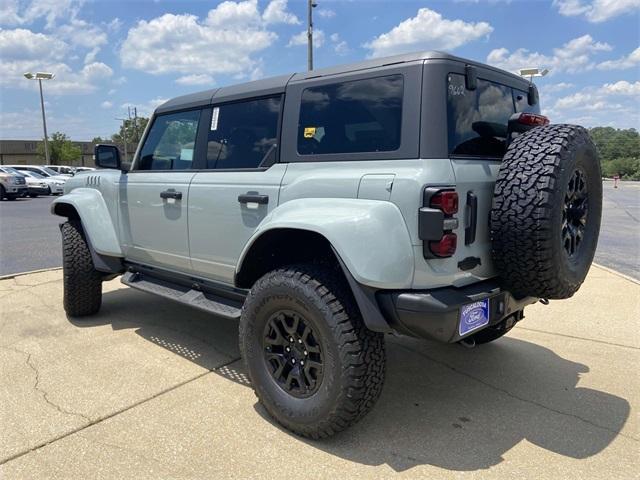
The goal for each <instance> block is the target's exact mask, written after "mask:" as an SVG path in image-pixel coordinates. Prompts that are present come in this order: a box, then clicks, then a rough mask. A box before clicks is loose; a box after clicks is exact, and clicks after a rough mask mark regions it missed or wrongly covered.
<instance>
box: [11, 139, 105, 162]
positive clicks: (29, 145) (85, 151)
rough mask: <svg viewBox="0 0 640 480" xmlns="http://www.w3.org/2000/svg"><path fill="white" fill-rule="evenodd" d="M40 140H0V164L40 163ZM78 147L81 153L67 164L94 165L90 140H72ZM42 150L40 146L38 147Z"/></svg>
mask: <svg viewBox="0 0 640 480" xmlns="http://www.w3.org/2000/svg"><path fill="white" fill-rule="evenodd" d="M41 143H42V141H41V140H0V165H33V164H35V165H42V164H44V163H45V159H44V157H43V156H40V155H38V146H39V145H40V144H41ZM72 143H73V144H74V145H75V146H77V147H79V148H80V151H81V152H82V153H81V155H80V156H79V157H78V158H77V159H74V160H73V161H72V162H71V163H69V165H73V166H76V167H78V166H84V167H94V166H95V163H94V161H93V147H94V144H93V143H92V142H72ZM40 151H43V150H42V147H41V148H40Z"/></svg>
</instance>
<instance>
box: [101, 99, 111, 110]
mask: <svg viewBox="0 0 640 480" xmlns="http://www.w3.org/2000/svg"><path fill="white" fill-rule="evenodd" d="M100 106H101V107H102V108H104V109H109V108H112V107H113V102H110V101H109V100H105V101H104V102H102V103H101V104H100Z"/></svg>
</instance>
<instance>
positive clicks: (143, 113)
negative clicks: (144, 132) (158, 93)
mask: <svg viewBox="0 0 640 480" xmlns="http://www.w3.org/2000/svg"><path fill="white" fill-rule="evenodd" d="M167 100H169V99H168V98H164V97H156V98H154V99H151V100H148V101H146V102H141V103H134V102H126V103H123V104H122V105H120V108H122V109H123V110H127V109H129V108H136V109H137V111H138V116H139V117H149V116H151V114H152V113H153V111H154V110H155V109H156V108H157V107H159V106H160V105H162V104H163V103H165V102H166V101H167Z"/></svg>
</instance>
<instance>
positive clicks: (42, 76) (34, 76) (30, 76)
mask: <svg viewBox="0 0 640 480" xmlns="http://www.w3.org/2000/svg"><path fill="white" fill-rule="evenodd" d="M24 77H25V78H26V79H27V80H38V85H39V86H40V106H41V107H42V128H43V129H44V158H45V162H46V164H47V165H51V158H50V157H49V137H48V136H47V118H46V116H45V114H44V96H43V95H42V80H53V77H55V74H54V73H47V72H36V73H31V72H27V73H25V74H24Z"/></svg>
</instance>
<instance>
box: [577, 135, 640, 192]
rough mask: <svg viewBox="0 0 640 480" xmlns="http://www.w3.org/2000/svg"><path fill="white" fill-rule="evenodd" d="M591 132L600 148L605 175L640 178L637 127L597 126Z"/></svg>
mask: <svg viewBox="0 0 640 480" xmlns="http://www.w3.org/2000/svg"><path fill="white" fill-rule="evenodd" d="M589 134H590V135H591V138H592V139H593V141H594V143H595V144H596V147H597V149H598V154H599V156H600V164H601V166H602V176H603V177H608V178H611V177H613V176H614V175H619V176H620V178H622V179H625V180H640V134H639V133H638V131H637V130H636V129H635V128H627V129H617V128H613V127H595V128H591V129H590V130H589Z"/></svg>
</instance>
